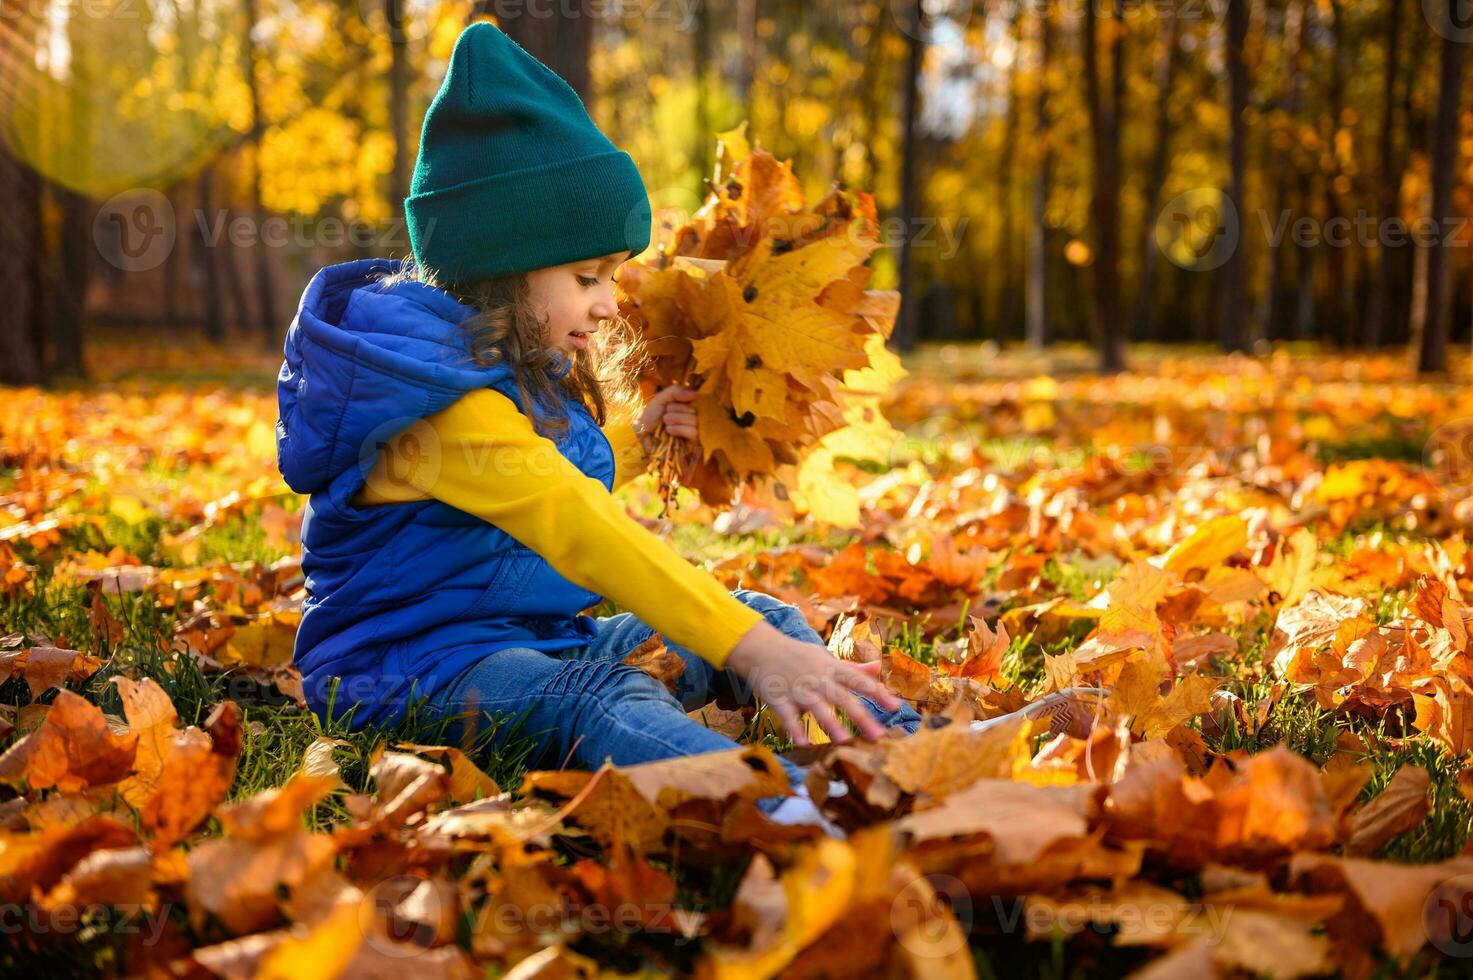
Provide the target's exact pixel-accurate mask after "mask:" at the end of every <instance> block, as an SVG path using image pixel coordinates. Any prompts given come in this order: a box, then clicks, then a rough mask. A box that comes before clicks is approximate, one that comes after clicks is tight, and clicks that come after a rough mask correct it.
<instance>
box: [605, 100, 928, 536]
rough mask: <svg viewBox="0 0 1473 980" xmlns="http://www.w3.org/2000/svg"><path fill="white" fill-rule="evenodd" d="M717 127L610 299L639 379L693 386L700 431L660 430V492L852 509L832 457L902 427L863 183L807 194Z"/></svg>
mask: <svg viewBox="0 0 1473 980" xmlns="http://www.w3.org/2000/svg"><path fill="white" fill-rule="evenodd" d="M745 130H746V124H745V123H743V124H742V126H741V127H739V128H738V129H736V130H732V131H731V132H728V133H722V134H720V135H719V140H720V143H719V144H718V149H717V158H718V162H717V165H716V174H715V179H714V180H713V181H711V193H710V195H709V196H708V198H707V199H706V202H705V204H704V205H703V206H702V208H701V209H700V210H699V211H697V212H696V213H695V215H694V216H692V217H691V219H690V221H689V222H688V223H685V224H683V225H681V226H679V227H662V228H661V229H660V233H659V235H658V239H657V241H658V244H657V248H656V249H655V253H654V257H653V258H652V259H648V260H644V261H641V262H632V263H629V264H628V265H626V266H625V268H624V270H623V272H622V273H621V274H620V280H619V283H620V286H621V288H622V290H623V292H624V296H623V297H621V313H622V314H623V316H624V317H625V319H626V320H627V321H628V322H629V324H630V325H631V326H632V327H633V328H634V330H635V331H636V334H637V335H638V336H639V337H640V338H641V339H642V340H643V342H644V344H645V346H646V349H647V352H648V354H649V359H648V362H647V366H646V369H645V374H644V377H643V380H644V381H645V382H646V383H649V384H653V385H654V386H656V387H664V386H665V385H669V384H684V385H686V386H688V387H690V388H693V389H694V390H695V391H696V392H697V395H696V398H695V401H694V404H695V406H696V415H697V419H698V420H699V433H700V447H699V449H696V448H694V447H690V446H688V445H687V444H684V443H680V442H678V441H677V440H673V439H671V438H669V437H668V436H664V437H663V438H662V441H661V443H660V445H659V447H658V449H657V451H656V454H655V456H656V465H657V471H658V474H659V481H660V492H661V497H662V499H663V500H664V502H665V504H666V507H667V508H668V507H669V505H670V502H671V500H672V499H673V495H674V490H675V488H676V486H678V485H684V486H687V487H690V488H692V489H693V490H695V491H697V492H698V493H699V494H700V497H701V500H702V501H703V502H704V503H707V504H710V505H713V506H725V505H729V504H731V503H732V502H733V500H734V499H735V498H736V496H737V494H738V492H739V491H742V490H745V491H746V499H747V501H748V502H749V503H752V504H754V505H759V506H762V507H766V508H769V509H771V510H772V511H773V512H774V513H776V514H779V515H781V516H784V517H787V518H792V517H794V516H796V515H797V514H799V513H806V514H808V515H809V516H811V517H813V518H815V519H817V520H820V521H824V522H827V523H830V524H836V525H843V526H855V525H857V524H858V523H859V499H858V494H857V492H856V490H855V488H854V486H853V485H852V483H851V482H850V481H848V480H845V479H841V478H839V476H838V475H837V474H836V473H835V471H834V466H835V463H836V461H837V460H839V459H840V458H841V457H843V458H847V459H853V460H872V461H876V462H884V461H885V458H886V454H887V452H888V451H889V448H890V447H891V446H892V445H893V444H894V441H895V440H896V439H897V438H898V436H899V433H897V432H896V431H895V430H894V429H893V428H891V426H890V425H889V423H888V422H886V421H885V419H884V417H883V415H881V414H880V411H879V407H878V402H879V398H880V396H881V394H882V393H883V392H884V391H885V390H886V389H887V388H888V387H889V386H890V385H891V384H893V383H894V382H895V381H896V380H897V379H898V378H900V377H902V376H903V375H904V373H905V372H904V369H903V368H902V367H901V366H900V362H899V359H898V358H896V357H895V355H893V354H892V353H890V352H889V351H888V350H887V349H886V348H885V340H886V338H887V337H888V336H889V334H890V331H891V330H892V328H893V326H894V322H895V314H896V311H897V309H898V306H899V294H898V293H895V292H894V291H877V290H871V289H868V288H867V287H868V285H869V280H870V275H871V272H872V270H871V269H869V268H868V267H866V266H865V265H864V262H865V260H866V259H867V258H868V257H869V255H870V253H871V252H873V251H874V250H875V249H876V248H877V247H878V246H879V240H878V238H877V235H876V231H877V227H878V222H877V220H876V216H875V202H874V198H873V197H872V196H870V195H869V194H866V193H864V192H863V191H850V190H846V189H845V188H843V187H841V186H840V185H838V184H835V185H834V186H833V188H832V189H831V190H830V191H829V193H828V194H827V195H826V196H825V197H824V198H823V200H821V201H820V202H818V204H816V205H814V206H813V207H812V208H811V209H810V208H808V207H807V205H806V204H805V202H804V197H803V189H802V187H801V185H800V184H799V182H798V179H797V177H795V176H794V174H793V171H792V168H791V167H790V166H789V165H788V164H787V163H783V162H780V161H778V160H777V159H776V158H775V157H773V156H772V154H770V153H768V152H767V151H765V150H763V149H761V148H760V147H759V148H752V147H750V146H749V145H748V143H747V139H746V136H745Z"/></svg>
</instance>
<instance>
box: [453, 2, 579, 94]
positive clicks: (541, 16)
mask: <svg viewBox="0 0 1473 980" xmlns="http://www.w3.org/2000/svg"><path fill="white" fill-rule="evenodd" d="M597 6H603V5H596V6H595V7H594V8H584V9H581V10H580V9H578V8H577V7H574V6H573V5H571V4H567V3H562V4H552V3H548V4H530V3H521V2H517V0H489V2H483V3H481V4H479V5H478V10H480V11H485V12H489V13H492V14H495V15H496V22H497V23H498V24H499V25H500V26H501V30H502V32H503V33H505V34H506V36H507V37H509V38H511V39H512V40H513V41H515V42H517V44H518V45H519V46H520V47H521V48H522V50H524V51H526V52H527V53H528V54H530V55H531V56H532V57H534V58H536V59H537V60H538V61H540V62H542V63H543V64H544V65H546V66H547V67H549V68H551V69H552V70H553V71H554V72H556V73H557V74H558V76H559V77H560V78H562V80H563V81H565V82H567V83H568V85H569V87H571V88H572V89H573V91H574V92H577V93H578V98H580V99H582V100H583V104H584V105H588V104H589V100H590V99H591V97H592V95H593V85H592V78H591V76H590V75H589V72H588V56H589V54H590V53H591V52H592V50H593V14H592V10H593V9H597Z"/></svg>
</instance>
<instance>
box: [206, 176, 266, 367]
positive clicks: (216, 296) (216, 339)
mask: <svg viewBox="0 0 1473 980" xmlns="http://www.w3.org/2000/svg"><path fill="white" fill-rule="evenodd" d="M195 194H196V195H197V200H198V202H199V213H200V215H201V217H202V219H203V220H202V221H195V222H191V226H192V227H191V230H192V232H193V233H194V234H193V237H192V238H191V240H190V243H189V244H190V246H191V247H192V248H197V249H199V257H200V262H201V263H202V264H203V265H204V269H205V291H204V295H203V296H201V297H200V305H201V310H200V313H201V316H202V318H203V319H202V323H201V325H202V326H203V328H204V331H205V339H206V340H208V341H210V342H211V343H215V344H218V343H220V342H221V341H223V340H224V339H225V316H224V314H223V312H222V309H221V303H220V250H221V249H222V248H226V247H228V243H229V241H230V234H229V228H230V224H229V219H230V216H229V214H228V213H227V214H225V215H222V216H221V217H222V220H221V221H220V222H218V224H217V223H216V221H215V163H214V161H211V162H210V163H207V164H205V166H204V169H202V170H201V171H200V172H199V179H198V180H197V181H196V182H195ZM206 226H208V227H212V228H216V227H217V228H218V229H219V232H220V234H219V236H218V237H217V238H216V240H215V241H214V242H210V241H208V240H207V239H206V238H205V235H206V234H207V233H206V231H205V227H206ZM257 247H259V244H258V246H257ZM236 313H237V315H238V316H246V315H248V313H249V311H248V310H244V309H242V310H237V311H236Z"/></svg>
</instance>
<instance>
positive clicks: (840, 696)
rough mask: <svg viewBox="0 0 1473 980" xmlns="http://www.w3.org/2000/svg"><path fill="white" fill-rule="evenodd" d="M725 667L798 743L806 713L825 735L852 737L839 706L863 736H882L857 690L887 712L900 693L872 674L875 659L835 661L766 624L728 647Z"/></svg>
mask: <svg viewBox="0 0 1473 980" xmlns="http://www.w3.org/2000/svg"><path fill="white" fill-rule="evenodd" d="M726 666H728V667H730V668H731V669H732V670H734V671H735V672H736V673H737V674H738V675H740V676H741V677H742V679H744V680H745V681H747V683H748V684H749V685H751V687H752V689H753V691H754V693H756V694H757V695H758V696H760V697H761V698H762V700H763V701H766V702H767V706H768V707H769V708H771V709H772V711H773V713H774V714H776V715H777V717H778V720H779V721H781V722H782V723H783V727H784V728H785V729H787V731H788V734H789V735H790V736H791V737H792V739H793V742H794V744H796V745H799V746H806V745H808V744H809V742H808V733H807V731H806V730H805V729H804V727H803V724H802V722H801V720H800V718H801V716H802V714H803V712H805V711H806V712H808V713H809V714H811V715H813V717H814V718H815V719H816V720H817V721H818V724H819V726H820V727H821V728H823V730H824V731H825V732H828V735H829V738H831V739H832V740H833V741H834V742H835V743H843V742H848V741H850V739H851V738H852V736H851V734H850V732H849V729H848V728H846V727H845V726H844V723H843V722H842V721H840V720H839V718H838V716H837V715H835V714H834V709H835V708H842V709H844V713H845V714H846V715H848V716H849V720H850V721H852V722H854V724H855V725H857V726H858V728H859V732H860V734H861V735H863V736H864V737H865V738H869V739H878V738H883V737H884V735H885V726H884V725H882V724H880V722H879V719H877V718H875V716H874V715H873V714H872V713H871V712H870V709H869V707H868V706H867V705H866V704H865V703H864V702H863V701H860V700H859V698H857V697H855V694H856V693H857V694H863V695H865V696H866V697H868V698H870V699H871V700H872V701H875V702H876V703H877V704H879V705H880V706H881V707H883V708H885V709H886V710H889V711H894V710H896V709H897V708H899V707H900V696H899V695H897V694H895V692H893V691H891V690H890V689H889V688H887V687H886V686H885V685H884V684H882V683H880V681H879V679H878V678H877V677H876V676H875V675H876V674H877V673H878V672H879V670H880V662H879V661H878V660H876V661H873V662H871V663H867V664H856V663H850V662H849V661H847V660H837V659H835V658H834V656H833V655H832V654H830V653H829V652H828V651H827V650H825V649H824V648H823V647H821V646H819V645H817V644H815V643H804V642H803V641H802V640H795V639H793V638H792V637H790V636H786V635H784V634H783V633H780V632H779V631H778V630H777V629H776V628H774V627H773V626H772V624H770V623H766V622H762V623H758V624H757V625H756V626H754V627H752V628H751V629H750V630H748V631H747V633H746V634H745V635H744V636H743V637H742V638H741V640H739V641H738V642H737V645H736V646H735V647H733V648H732V651H731V654H730V655H729V656H728V657H727V659H726Z"/></svg>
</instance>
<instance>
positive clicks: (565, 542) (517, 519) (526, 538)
mask: <svg viewBox="0 0 1473 980" xmlns="http://www.w3.org/2000/svg"><path fill="white" fill-rule="evenodd" d="M424 425H426V426H428V427H429V428H430V429H431V430H432V431H433V437H432V438H433V441H434V442H435V443H438V452H435V453H434V456H435V457H436V459H435V462H434V465H420V466H415V467H406V468H402V469H399V470H398V471H397V472H395V473H394V475H393V477H392V478H391V479H386V478H378V471H379V470H380V469H383V468H384V466H385V461H386V459H387V453H386V454H381V455H380V457H379V460H378V461H377V462H376V464H375V466H374V470H373V471H371V472H370V474H369V479H368V482H367V484H366V485H365V487H364V489H363V491H362V493H361V495H360V499H361V501H362V502H363V503H365V504H376V503H389V502H393V501H395V500H400V499H408V498H412V497H420V498H421V499H422V497H423V496H429V497H433V498H435V499H437V500H440V501H442V502H443V503H446V504H449V505H450V506H452V507H454V508H456V509H458V510H463V511H465V512H466V513H468V514H474V515H476V516H477V517H480V518H481V519H483V520H485V521H488V522H490V523H492V524H495V525H496V526H497V527H499V528H501V529H502V530H504V531H506V532H507V533H508V534H510V535H511V536H512V537H514V538H516V539H517V540H518V541H520V542H521V543H522V544H524V545H526V546H527V547H529V548H531V549H532V550H533V551H535V552H537V553H538V554H540V555H541V556H542V557H543V558H545V559H546V560H547V562H548V564H550V565H552V567H553V568H555V569H557V571H558V572H559V573H560V574H562V575H563V576H564V577H566V578H567V579H568V580H570V581H572V582H574V583H576V584H578V585H580V586H582V587H583V588H585V589H590V590H592V591H594V592H597V593H599V594H600V595H603V596H606V597H608V598H610V599H613V600H614V601H615V602H617V603H618V604H619V605H620V606H622V607H623V608H625V609H628V610H629V611H630V612H632V613H634V614H635V615H636V616H638V617H639V619H640V620H642V621H643V622H645V623H647V624H649V625H650V626H652V627H654V629H655V630H656V632H658V633H661V634H662V635H664V636H665V637H666V638H667V639H669V640H670V641H671V642H673V643H676V644H678V645H680V646H683V647H685V648H687V649H689V650H691V651H693V652H694V653H696V654H697V655H698V656H700V657H701V658H702V659H704V660H707V661H709V662H711V663H712V664H714V665H716V666H718V667H719V666H722V665H723V664H724V663H725V662H726V658H727V656H728V655H729V654H730V653H731V650H732V648H733V647H734V646H736V643H737V641H738V640H739V639H741V637H742V636H743V635H744V634H745V633H746V632H747V631H748V630H750V629H751V628H752V627H753V626H755V625H756V624H757V623H758V622H759V621H760V620H761V619H762V614H761V613H760V612H758V611H757V610H755V609H753V608H752V607H750V606H748V605H746V604H744V603H742V602H741V601H739V600H738V599H736V598H734V597H733V596H732V595H731V593H730V592H729V591H728V590H727V588H726V586H724V585H722V584H721V582H719V581H718V580H717V579H716V578H714V577H713V576H711V575H709V574H707V573H706V572H704V571H702V570H701V569H699V568H697V567H696V566H694V565H692V564H691V563H690V562H688V561H686V560H685V559H684V558H682V557H681V556H680V554H679V553H677V552H676V551H674V550H673V549H672V548H671V547H670V546H669V545H667V544H666V543H665V542H664V541H662V540H661V539H660V538H659V537H658V536H657V535H655V534H654V533H653V532H651V531H650V530H649V529H648V528H646V527H645V526H644V525H642V524H640V523H639V522H638V521H636V520H635V519H634V518H633V517H631V516H630V515H629V513H628V512H627V511H626V510H625V509H624V506H623V504H621V503H619V501H617V500H615V499H614V497H613V496H612V495H611V494H610V493H609V492H608V491H607V490H605V489H604V485H603V484H602V483H601V482H599V481H598V480H596V479H594V478H593V477H591V476H588V475H586V474H584V473H583V472H582V471H581V470H579V469H578V468H577V467H576V466H574V465H573V464H572V463H571V462H570V461H569V460H568V458H567V457H565V456H564V455H563V454H562V453H561V452H559V451H558V449H557V446H556V445H555V444H554V443H553V442H552V441H551V440H549V439H547V438H545V437H543V436H541V435H539V434H538V433H537V431H536V429H534V428H533V427H532V422H531V420H530V419H528V418H527V416H526V415H524V414H522V413H521V412H520V411H518V410H517V407H516V405H515V403H513V402H512V401H511V399H509V398H507V397H506V396H505V395H503V394H501V393H500V392H498V391H495V390H494V389H490V388H483V389H479V390H477V391H473V392H471V393H470V394H467V395H465V396H464V397H462V398H461V399H459V400H458V401H456V402H455V403H454V404H452V405H451V406H450V407H448V408H446V409H443V410H442V411H440V412H438V413H436V414H435V415H432V416H430V417H429V418H427V419H425V420H424ZM407 431H413V430H412V429H411V430H407ZM616 434H619V433H617V432H616V433H610V436H611V438H610V442H611V443H613V442H614V440H613V438H612V436H614V435H616ZM424 436H425V433H424V432H420V433H418V434H417V436H416V438H417V440H418V443H419V444H420V445H423V444H424V442H425V439H424ZM403 437H404V434H403V433H401V434H400V436H398V437H396V441H397V440H398V439H399V438H403ZM628 438H630V439H632V440H633V441H634V443H635V445H636V446H638V439H637V438H635V437H634V430H633V428H632V425H631V427H630V428H629V432H628ZM618 455H619V450H618V445H617V444H615V456H616V458H617V457H618ZM626 478H627V477H626Z"/></svg>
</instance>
